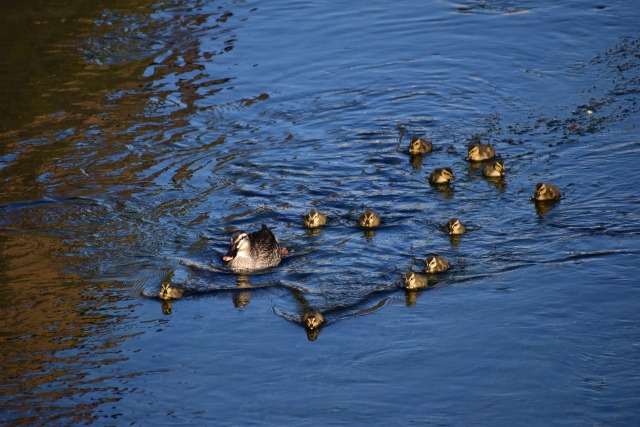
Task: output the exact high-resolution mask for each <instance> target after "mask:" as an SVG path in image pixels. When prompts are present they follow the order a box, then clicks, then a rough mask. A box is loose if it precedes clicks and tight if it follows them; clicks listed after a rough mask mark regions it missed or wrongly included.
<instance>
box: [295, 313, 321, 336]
mask: <svg viewBox="0 0 640 427" xmlns="http://www.w3.org/2000/svg"><path fill="white" fill-rule="evenodd" d="M300 320H302V324H303V325H304V327H305V328H307V330H310V331H311V330H314V329H316V328H319V327H320V325H322V324H323V323H324V316H323V315H322V313H320V312H319V311H317V310H306V311H305V312H304V313H302V315H301V316H300Z"/></svg>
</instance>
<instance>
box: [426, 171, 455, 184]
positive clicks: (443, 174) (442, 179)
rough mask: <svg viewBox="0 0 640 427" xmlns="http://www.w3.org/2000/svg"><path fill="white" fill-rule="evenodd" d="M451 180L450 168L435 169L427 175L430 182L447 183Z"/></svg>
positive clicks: (451, 172)
mask: <svg viewBox="0 0 640 427" xmlns="http://www.w3.org/2000/svg"><path fill="white" fill-rule="evenodd" d="M451 181H453V171H452V170H451V168H441V169H435V170H434V171H433V172H431V175H429V182H430V183H432V184H448V183H449V182H451Z"/></svg>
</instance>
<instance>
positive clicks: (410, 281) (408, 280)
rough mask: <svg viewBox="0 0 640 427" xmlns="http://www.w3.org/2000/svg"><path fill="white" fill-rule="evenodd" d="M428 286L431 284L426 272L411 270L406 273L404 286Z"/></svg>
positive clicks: (410, 287)
mask: <svg viewBox="0 0 640 427" xmlns="http://www.w3.org/2000/svg"><path fill="white" fill-rule="evenodd" d="M427 286H429V281H428V280H427V276H425V275H424V274H420V273H416V272H415V271H411V270H410V271H407V273H406V274H405V275H404V287H405V288H406V289H420V288H426V287H427Z"/></svg>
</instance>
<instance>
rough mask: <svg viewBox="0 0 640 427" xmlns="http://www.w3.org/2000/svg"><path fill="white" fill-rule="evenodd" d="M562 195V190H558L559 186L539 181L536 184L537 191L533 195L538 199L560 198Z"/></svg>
mask: <svg viewBox="0 0 640 427" xmlns="http://www.w3.org/2000/svg"><path fill="white" fill-rule="evenodd" d="M561 196H562V193H560V190H558V187H556V186H555V185H551V184H545V183H544V182H539V183H537V184H536V192H535V194H534V195H533V198H534V199H535V200H536V201H544V200H560V197H561Z"/></svg>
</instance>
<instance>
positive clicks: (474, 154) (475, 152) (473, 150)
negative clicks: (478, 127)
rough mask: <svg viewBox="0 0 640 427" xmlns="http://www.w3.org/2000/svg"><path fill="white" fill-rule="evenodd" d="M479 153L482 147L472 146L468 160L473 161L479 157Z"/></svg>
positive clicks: (468, 152)
mask: <svg viewBox="0 0 640 427" xmlns="http://www.w3.org/2000/svg"><path fill="white" fill-rule="evenodd" d="M479 153H480V146H478V145H476V144H471V145H470V146H469V149H468V151H467V158H466V160H472V159H473V158H475V157H477V156H478V154H479Z"/></svg>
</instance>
